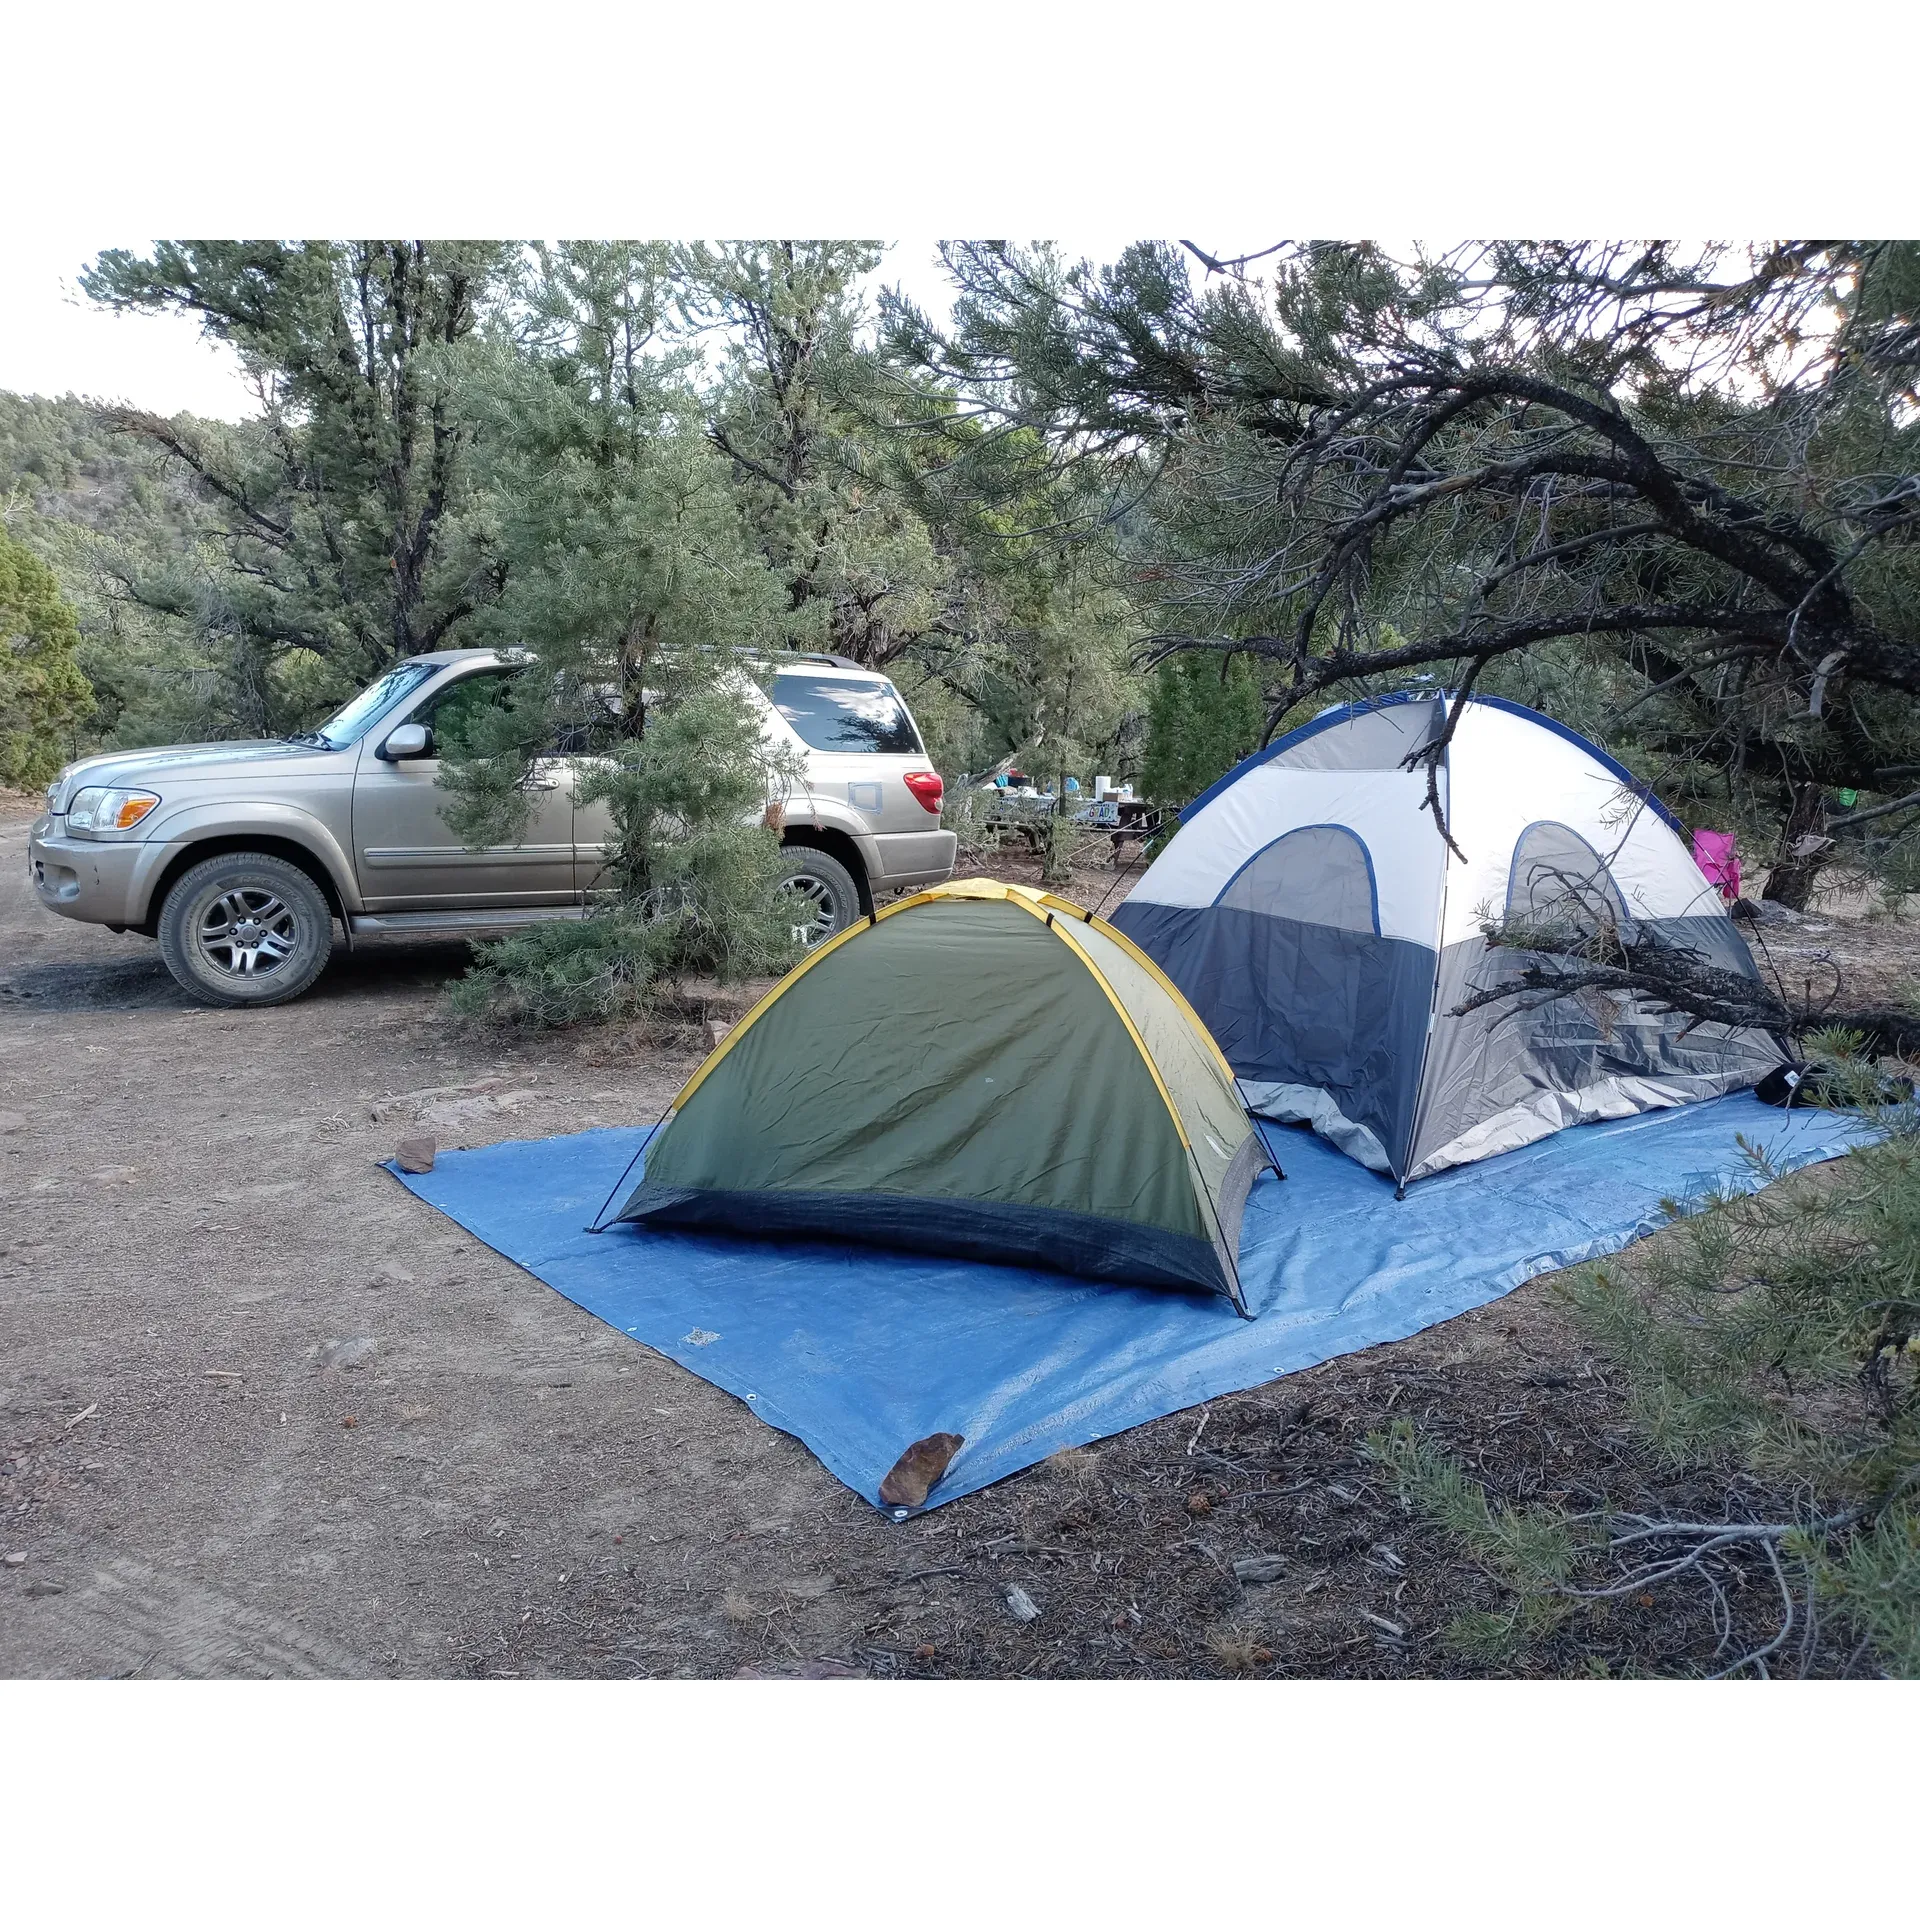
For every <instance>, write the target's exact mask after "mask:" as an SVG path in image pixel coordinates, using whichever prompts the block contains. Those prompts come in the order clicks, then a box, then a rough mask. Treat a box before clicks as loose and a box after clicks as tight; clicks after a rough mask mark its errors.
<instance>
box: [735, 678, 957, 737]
mask: <svg viewBox="0 0 1920 1920" xmlns="http://www.w3.org/2000/svg"><path fill="white" fill-rule="evenodd" d="M772 699H773V706H774V711H775V712H776V713H778V714H779V716H780V718H781V719H782V720H784V721H785V722H786V723H787V725H788V726H790V727H791V728H792V729H793V730H794V732H795V733H797V734H798V735H799V736H800V738H801V739H802V740H804V741H805V742H806V743H807V745H808V746H810V747H813V748H815V749H816V750H817V751H819V752H821V753H921V752H923V751H924V749H923V748H922V746H921V745H920V736H919V734H918V733H916V732H915V731H914V726H913V721H912V719H911V718H910V717H909V715H908V713H907V710H906V708H905V707H904V706H903V705H902V704H901V701H900V696H899V695H898V694H897V693H895V692H894V690H893V687H892V684H891V683H890V682H889V681H886V680H840V679H832V680H830V679H828V678H827V677H826V675H824V674H814V673H776V674H775V675H774V676H773V694H772Z"/></svg>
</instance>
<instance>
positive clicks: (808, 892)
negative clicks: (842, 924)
mask: <svg viewBox="0 0 1920 1920" xmlns="http://www.w3.org/2000/svg"><path fill="white" fill-rule="evenodd" d="M780 891H781V893H782V894H783V895H784V896H785V898H786V900H787V902H788V904H789V905H790V906H799V907H803V908H804V907H811V908H812V909H813V918H812V919H811V920H800V921H794V922H790V923H789V924H788V927H787V933H788V936H789V938H791V940H792V941H793V943H794V945H795V946H797V947H817V946H818V945H819V944H820V942H821V941H822V940H824V939H826V938H827V937H828V936H829V935H830V934H831V933H832V932H833V930H834V921H835V919H836V917H837V916H836V915H835V913H834V910H833V889H832V888H831V887H829V886H828V885H827V883H826V882H825V881H824V880H822V879H821V878H820V876H819V875H818V874H817V873H796V874H795V875H794V876H793V877H792V879H790V880H783V881H782V882H781V883H780Z"/></svg>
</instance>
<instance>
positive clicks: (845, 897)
mask: <svg viewBox="0 0 1920 1920" xmlns="http://www.w3.org/2000/svg"><path fill="white" fill-rule="evenodd" d="M780 863H781V865H782V866H784V867H785V868H786V869H787V877H786V878H785V879H784V880H782V881H781V883H780V892H781V895H782V897H783V898H785V899H788V900H791V901H792V902H794V904H795V907H796V917H795V919H794V921H793V924H792V927H791V929H790V931H791V933H792V937H793V942H794V944H795V945H796V946H801V947H817V946H819V945H820V943H821V942H822V941H823V940H831V939H832V938H833V936H834V935H835V934H836V933H842V932H844V931H845V930H846V929H847V928H848V927H850V926H852V925H853V923H854V922H855V921H856V920H858V919H859V918H860V916H861V915H862V914H863V913H865V912H866V907H865V906H864V905H863V904H862V901H861V897H860V883H859V882H858V881H857V880H855V879H854V877H853V875H852V874H850V873H849V872H848V871H847V870H846V868H845V867H843V866H842V865H841V864H840V862H839V861H838V860H836V859H835V858H834V857H833V855H832V854H830V853H823V852H822V851H821V850H820V849H819V848H818V847H786V848H783V849H782V851H781V854H780ZM803 905H804V906H809V907H811V908H812V910H813V912H814V913H815V915H816V916H817V917H816V919H814V920H813V921H811V922H803V921H802V920H801V919H800V918H799V917H798V909H799V908H800V907H802V906H803ZM803 929H804V932H803Z"/></svg>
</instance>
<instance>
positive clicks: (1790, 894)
mask: <svg viewBox="0 0 1920 1920" xmlns="http://www.w3.org/2000/svg"><path fill="white" fill-rule="evenodd" d="M1826 825H1827V796H1826V793H1825V791H1824V790H1823V789H1822V788H1820V787H1818V786H1814V785H1811V784H1809V785H1807V786H1804V787H1802V788H1801V789H1800V791H1799V792H1798V793H1796V794H1795V795H1794V796H1793V807H1792V810H1791V811H1790V812H1789V813H1788V815H1787V824H1786V825H1785V827H1783V828H1782V829H1781V832H1780V851H1779V853H1778V854H1777V855H1776V856H1775V859H1774V863H1773V871H1772V872H1771V873H1769V874H1768V875H1767V884H1766V886H1765V888H1764V889H1763V890H1762V893H1761V896H1760V897H1761V898H1762V899H1763V900H1772V901H1775V902H1777V903H1778V904H1779V905H1780V906H1783V907H1791V908H1792V909H1793V910H1794V912H1795V913H1805V912H1806V910H1807V902H1808V901H1809V900H1811V899H1812V898H1813V885H1814V881H1815V880H1816V879H1817V878H1818V877H1819V874H1820V870H1821V868H1823V867H1824V866H1825V865H1826V864H1827V860H1828V858H1829V856H1830V855H1831V854H1832V851H1833V842H1832V841H1831V840H1830V839H1829V838H1828V837H1827V833H1826Z"/></svg>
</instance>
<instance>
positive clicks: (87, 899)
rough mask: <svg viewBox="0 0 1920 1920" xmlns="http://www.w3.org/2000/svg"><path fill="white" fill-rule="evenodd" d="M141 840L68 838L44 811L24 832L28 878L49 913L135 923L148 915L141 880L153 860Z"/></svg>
mask: <svg viewBox="0 0 1920 1920" xmlns="http://www.w3.org/2000/svg"><path fill="white" fill-rule="evenodd" d="M154 851H155V850H154V846H153V843H152V842H150V841H145V840H126V841H112V840H70V839H68V838H67V836H66V835H65V834H64V833H63V832H61V831H60V821H59V820H58V819H57V818H55V817H54V816H53V815H51V814H42V815H41V816H40V818H39V819H38V820H36V821H35V822H34V823H33V829H32V831H31V832H30V833H29V834H28V836H27V879H28V881H29V882H30V883H31V885H32V887H33V893H34V898H35V899H36V900H38V901H39V902H40V904H41V905H42V906H43V907H45V908H46V909H47V910H48V911H49V912H51V913H58V914H64V915H65V916H66V918H67V919H69V920H90V921H92V922H94V923H95V924H96V925H110V926H117V927H125V926H135V925H138V924H139V922H141V921H142V920H144V919H145V918H146V898H145V888H144V887H143V885H142V884H141V883H142V881H143V880H144V879H145V878H146V877H147V875H148V874H149V873H150V872H151V870H152V867H153V865H154Z"/></svg>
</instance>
